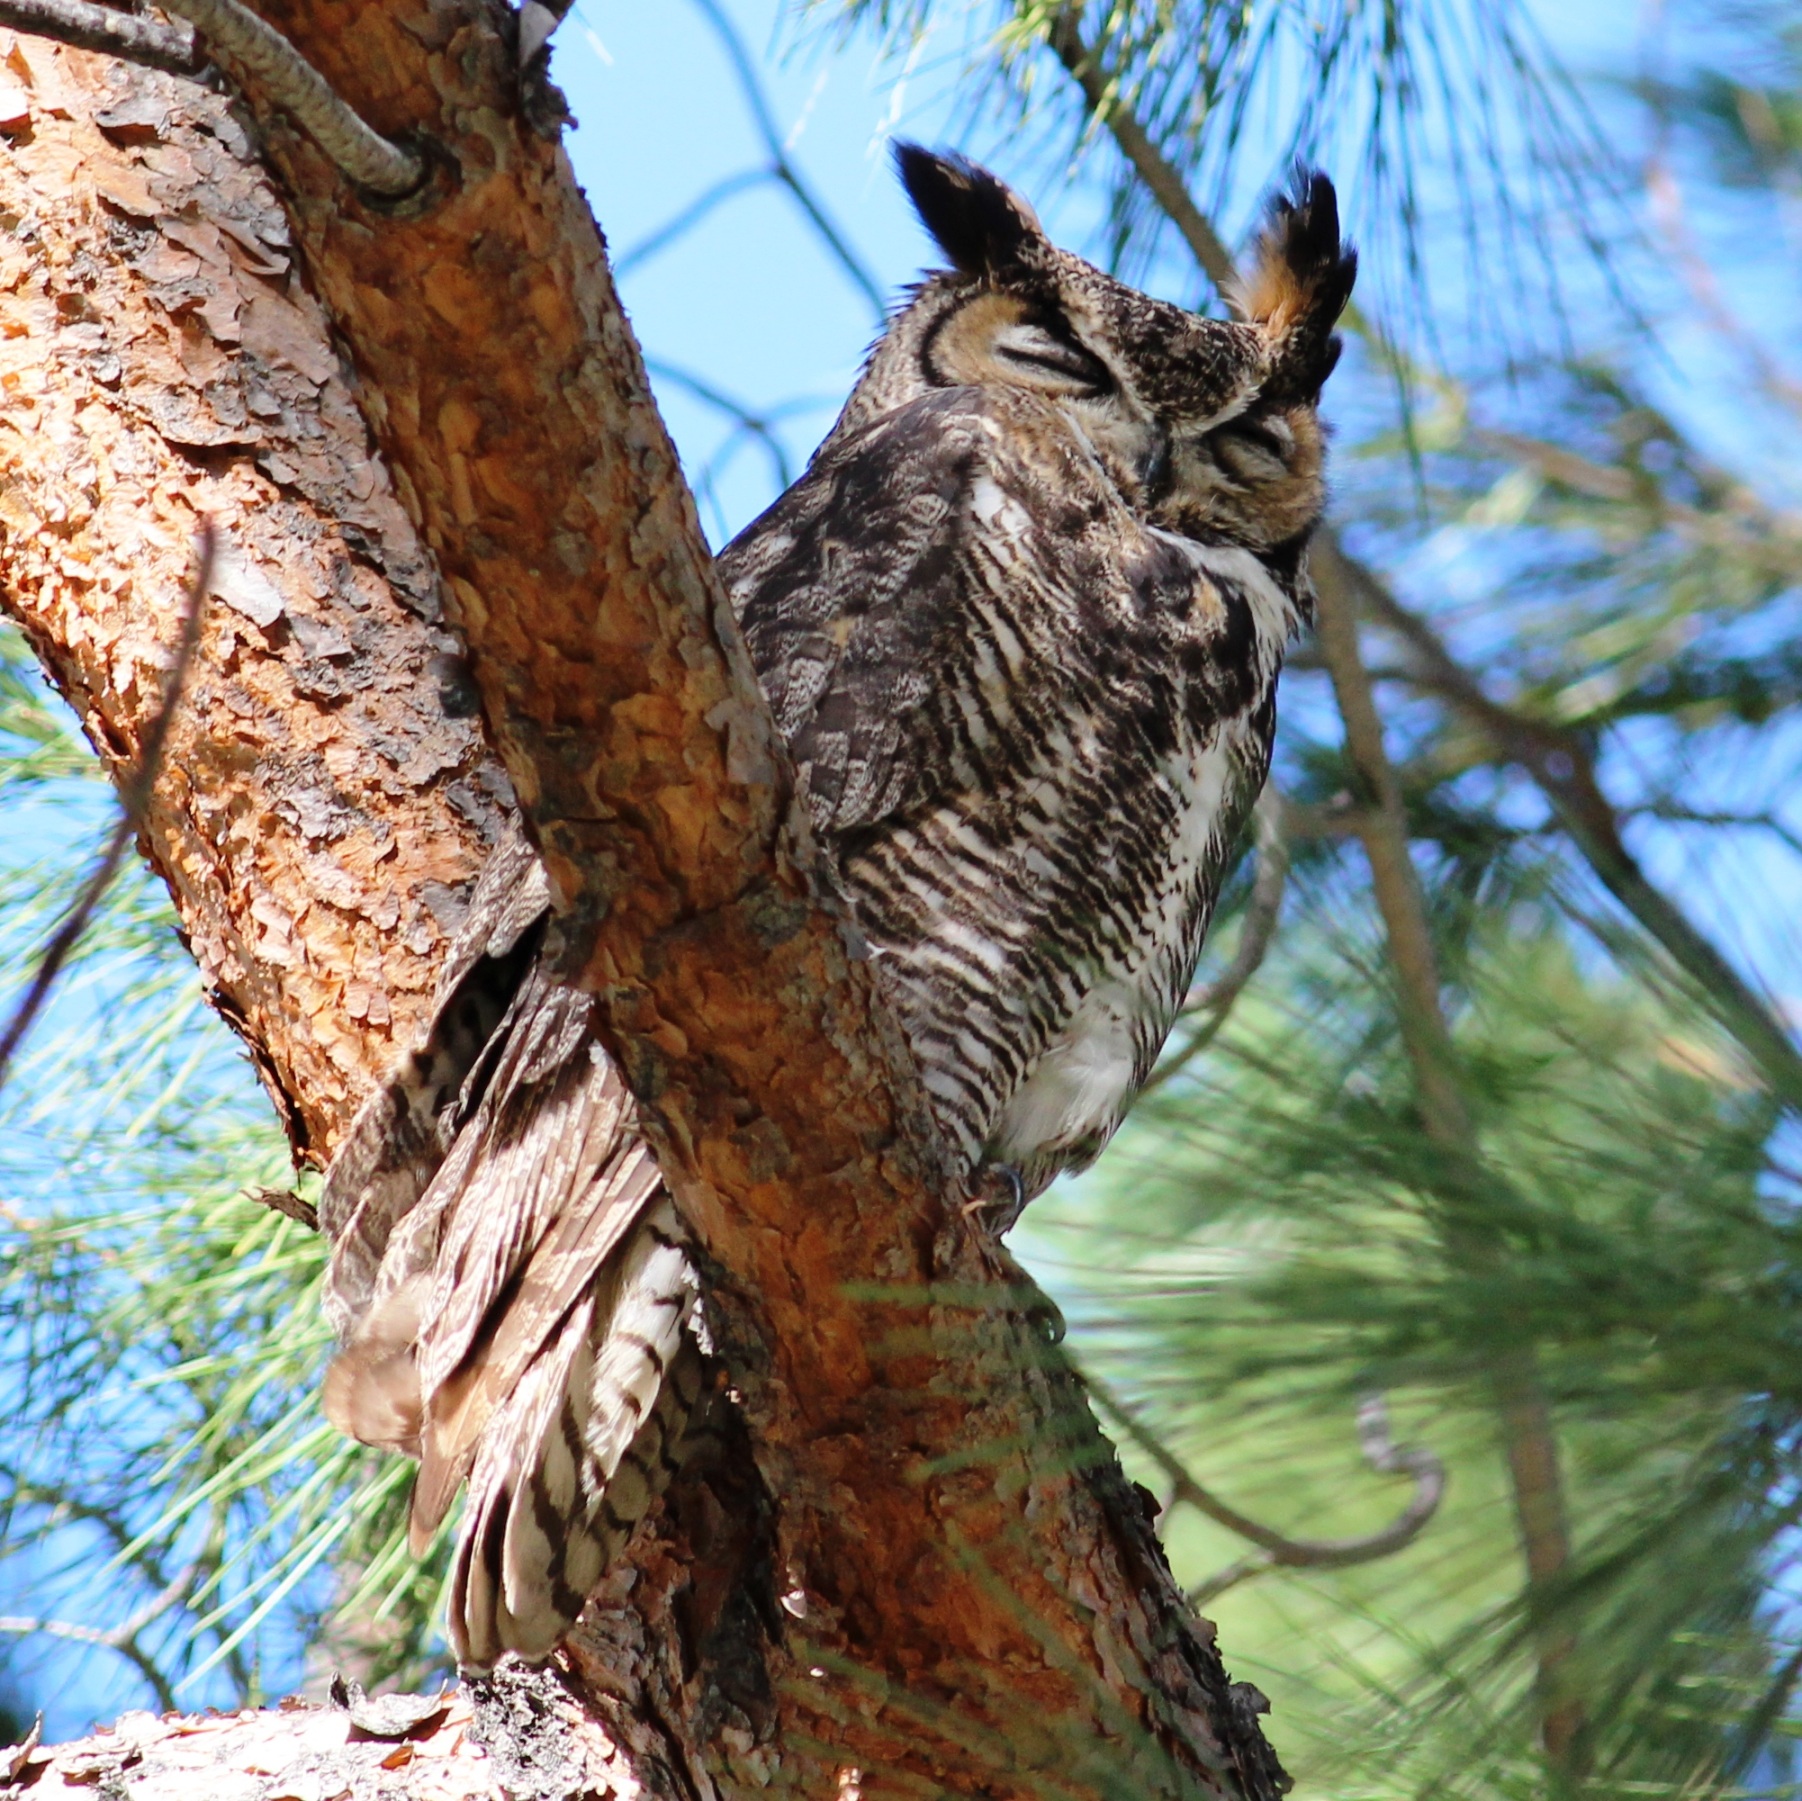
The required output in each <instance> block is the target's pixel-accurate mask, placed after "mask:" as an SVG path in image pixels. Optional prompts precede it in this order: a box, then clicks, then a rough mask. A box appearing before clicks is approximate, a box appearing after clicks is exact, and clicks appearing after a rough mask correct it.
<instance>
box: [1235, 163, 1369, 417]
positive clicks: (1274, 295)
mask: <svg viewBox="0 0 1802 1801" xmlns="http://www.w3.org/2000/svg"><path fill="white" fill-rule="evenodd" d="M1357 279H1358V253H1357V251H1355V250H1354V249H1352V247H1351V246H1350V245H1349V244H1345V243H1342V242H1341V240H1340V236H1339V197H1338V195H1337V194H1336V193H1335V192H1334V190H1333V184H1332V183H1331V182H1330V181H1329V180H1328V179H1327V178H1326V176H1325V175H1323V174H1322V173H1321V172H1320V171H1319V170H1318V169H1311V170H1303V171H1301V172H1300V173H1299V174H1298V175H1297V177H1296V182H1295V192H1294V193H1293V194H1282V195H1278V197H1277V198H1276V200H1275V201H1273V202H1272V204H1271V207H1270V211H1269V214H1268V215H1267V217H1266V219H1265V222H1264V228H1263V230H1262V231H1261V232H1260V233H1259V235H1258V242H1257V248H1256V251H1255V253H1254V260H1253V263H1252V270H1251V274H1250V275H1249V276H1248V277H1247V278H1246V280H1245V281H1244V282H1243V283H1242V284H1241V285H1240V287H1239V289H1238V290H1237V292H1236V293H1234V294H1233V296H1232V298H1233V302H1234V304H1235V306H1236V307H1237V308H1238V310H1239V313H1240V314H1241V316H1242V317H1243V318H1245V319H1246V320H1247V321H1248V322H1249V323H1251V324H1253V325H1255V326H1257V327H1259V329H1260V330H1261V331H1262V333H1263V335H1264V337H1265V339H1266V341H1267V342H1268V344H1269V354H1270V359H1271V374H1270V377H1269V378H1268V380H1267V381H1266V383H1265V388H1264V391H1265V393H1266V394H1267V395H1271V396H1274V397H1277V398H1282V399H1297V400H1300V399H1310V398H1312V397H1313V396H1315V395H1317V394H1318V393H1319V392H1320V389H1321V387H1322V386H1323V385H1324V384H1325V382H1326V378H1327V377H1328V376H1329V375H1331V374H1332V372H1333V365H1334V364H1335V363H1337V362H1338V360H1339V340H1338V339H1337V338H1335V337H1334V336H1333V327H1334V325H1336V324H1337V323H1338V320H1339V315H1340V314H1341V313H1342V312H1344V311H1345V304H1346V302H1347V301H1348V300H1350V299H1351V291H1352V286H1353V284H1354V283H1355V282H1356V281H1357Z"/></svg>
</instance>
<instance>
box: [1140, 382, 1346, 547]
mask: <svg viewBox="0 0 1802 1801" xmlns="http://www.w3.org/2000/svg"><path fill="white" fill-rule="evenodd" d="M1323 450H1324V444H1323V436H1322V432H1321V427H1320V419H1319V417H1318V415H1317V414H1316V412H1315V409H1314V407H1313V405H1312V404H1309V403H1303V404H1296V405H1291V406H1286V407H1270V406H1263V405H1259V406H1253V407H1250V408H1248V409H1247V410H1246V411H1245V412H1244V413H1242V414H1240V415H1239V416H1238V417H1236V418H1233V419H1229V420H1227V421H1226V422H1225V423H1224V424H1220V425H1216V426H1212V427H1210V428H1208V429H1206V430H1200V431H1197V430H1193V429H1191V430H1188V431H1182V430H1178V431H1177V432H1176V433H1174V434H1173V436H1172V440H1171V455H1170V472H1169V479H1168V482H1167V484H1166V485H1165V487H1164V490H1163V492H1162V493H1161V494H1159V495H1158V496H1157V497H1156V500H1155V503H1154V505H1153V508H1152V516H1153V518H1154V519H1155V520H1156V522H1157V523H1158V524H1159V525H1162V526H1164V527H1166V528H1167V529H1168V530H1171V531H1176V532H1180V533H1182V534H1183V535H1184V536H1185V537H1191V538H1217V539H1224V540H1226V541H1227V542H1230V543H1234V544H1243V545H1245V546H1247V547H1248V548H1250V549H1254V550H1263V549H1268V548H1270V547H1272V546H1275V545H1280V544H1285V543H1287V542H1288V541H1289V540H1290V539H1291V538H1293V537H1295V535H1296V534H1297V533H1299V532H1303V531H1306V530H1307V528H1308V527H1309V526H1310V525H1311V524H1312V523H1313V522H1314V520H1315V518H1316V517H1317V516H1318V515H1319V512H1320V507H1321V502H1322V500H1323V498H1324V487H1323V478H1322V462H1323V454H1322V453H1323Z"/></svg>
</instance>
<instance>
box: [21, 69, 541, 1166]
mask: <svg viewBox="0 0 1802 1801" xmlns="http://www.w3.org/2000/svg"><path fill="white" fill-rule="evenodd" d="M0 102H3V104H0V112H3V113H4V115H5V117H4V118H3V119H0V129H3V130H4V132H5V140H6V148H5V152H4V154H0V226H4V228H5V229H4V230H3V231H0V396H3V398H0V582H3V583H4V592H5V597H6V601H7V603H8V605H9V608H10V609H11V611H12V612H13V614H14V616H15V617H16V618H17V619H18V620H19V622H20V623H21V624H22V625H23V626H24V627H25V629H26V631H27V632H28V633H29V634H30V636H31V639H32V642H33V644H34V645H35V646H36V648H37V650H38V652H39V654H40V656H41V657H42V658H43V660H44V664H45V667H46V668H47V669H48V670H49V671H50V673H51V674H52V676H53V677H54V679H55V681H56V683H57V685H58V687H59V688H61V690H62V691H63V693H64V695H65V696H66V697H67V698H68V699H69V701H70V703H71V704H72V705H73V706H74V708H75V710H76V712H77V713H78V715H79V716H80V718H81V721H82V724H83V726H84V727H85V729H86V731H87V734H88V737H89V739H90V740H91V741H92V743H93V745H94V748H95V749H96V750H97V751H98V752H99V753H100V755H101V756H102V757H103V758H104V759H105V760H106V761H107V762H108V764H109V765H110V766H111V767H112V768H113V769H114V770H115V771H122V770H123V769H125V768H128V767H131V766H133V765H135V762H136V758H137V754H138V747H139V741H140V737H141V734H142V731H143V728H144V725H145V723H146V716H147V714H148V713H150V712H153V711H154V709H155V707H156V703H157V696H158V693H159V688H160V684H161V680H162V671H163V670H164V669H165V668H166V667H167V664H168V662H169V661H170V659H171V657H172V655H173V650H174V642H175V637H176V619H177V616H178V613H179V607H180V599H181V595H182V592H183V589H184V587H185V585H186V581H187V578H188V573H189V569H190V565H191V562H192V546H193V539H194V530H195V525H196V522H197V520H198V518H199V516H200V515H201V514H202V513H209V514H211V515H212V517H213V518H214V519H215V520H216V521H217V523H218V526H219V529H220V533H221V560H222V566H221V570H220V575H219V578H218V580H217V582H216V584H215V595H216V598H215V599H214V601H213V602H212V603H211V605H210V607H209V610H208V614H207V617H206V621H205V627H204V637H203V641H202V648H201V651H200V653H199V656H198V658H197V660H196V664H195V667H194V670H193V673H192V676H191V679H190V681H189V685H188V695H187V700H186V704H185V705H184V706H183V708H182V710H181V714H180V716H179V717H178V718H177V720H176V721H175V724H174V731H173V736H172V738H171V740H170V743H169V748H168V754H167V755H166V757H165V759H164V768H163V773H162V779H161V780H160V781H159V782H158V783H157V787H156V794H155V798H154V801H153V804H152V808H151V813H150V818H149V820H148V821H147V822H146V824H147V830H146V833H145V838H144V842H145V845H146V848H147V849H148V850H149V852H150V854H151V857H152V860H153V861H154V862H155V864H156V866H157V868H158V869H159V870H160V872H161V873H162V875H163V876H164V877H165V879H166V880H167V881H168V883H169V886H170V889H171V891H172V892H173V893H174V895H175V897H176V903H177V905H178V907H179V908H180V909H181V913H182V918H183V921H184V923H185V925H186V928H187V931H188V936H189V943H190V945H191V947H192V949H193V951H194V954H195V956H196V958H197V959H198V960H199V962H200V966H201V968H202V970H203V971H204V973H205V976H206V979H207V981H208V983H209V985H210V986H211V988H212V991H213V995H214V999H215V1001H216V1004H217V1005H218V1006H219V1007H220V1008H221V1010H222V1011H223V1012H225V1014H226V1015H227V1017H228V1018H230V1019H231V1020H232V1021H233V1023H234V1024H237V1025H238V1026H239V1028H240V1030H241V1031H242V1033H243V1035H244V1039H245V1042H246V1043H247V1044H248V1045H249V1046H250V1047H251V1050H252V1052H253V1054H255V1055H256V1057H257V1061H258V1064H259V1067H260V1068H261V1069H262V1071H263V1073H264V1076H265V1080H266V1082H267V1084H268V1086H269V1087H270V1090H271V1092H272V1094H273V1095H274V1096H275V1098H276V1102H277V1105H278V1106H279V1107H280V1109H281V1111H282V1115H283V1118H284V1120H285V1122H286V1123H287V1126H288V1129H289V1132H290V1134H291V1136H292V1137H293V1140H294V1143H295V1147H296V1149H297V1150H298V1151H300V1152H301V1153H302V1154H304V1155H306V1156H308V1157H309V1158H311V1159H313V1160H315V1161H318V1160H322V1158H323V1155H324V1153H325V1152H327V1151H328V1150H329V1148H330V1145H331V1142H332V1137H333V1134H334V1132H335V1131H336V1130H337V1128H338V1127H340V1126H341V1125H342V1124H343V1123H344V1121H345V1119H346V1118H347V1117H348V1113H349V1110H350V1109H351V1108H352V1107H353V1106H354V1104H355V1103H356V1101H357V1100H358V1099H359V1098H360V1097H361V1095H362V1094H363V1093H364V1092H365V1091H366V1090H367V1089H368V1087H369V1085H370V1084H371V1082H372V1081H373V1079H374V1078H375V1076H376V1075H377V1074H378V1073H379V1072H380V1071H381V1070H383V1069H384V1068H385V1066H386V1065H387V1063H388V1061H389V1059H390V1058H391V1057H392V1056H393V1055H394V1051H395V1047H396V1045H397V1044H399V1043H402V1042H404V1041H406V1039H407V1038H408V1036H409V1035H410V1032H411V1029H412V1028H413V1026H414V1025H415V1023H416V1022H417V1020H418V1018H419V1017H420V1014H421V1012H422V1010H423V1008H424V1005H425V1003H426V1001H427V1000H428V999H429V998H430V995H431V991H432V983H433V981H434V979H435V974H436V966H437V962H438V958H439V956H440V953H441V952H442V949H443V947H444V944H445V942H446V926H447V924H449V925H451V926H454V924H455V912H456V908H457V904H458V895H459V893H460V891H461V890H462V889H463V888H464V887H465V886H466V885H467V883H468V882H469V880H470V879H471V877H472V876H473V873H474V871H475V870H476V869H477V868H479V866H480V863H481V858H482V855H483V850H484V844H485V842H486V841H487V840H490V839H491V838H492V836H493V835H494V833H495V831H496V830H497V829H498V823H499V819H500V796H501V795H504V792H505V779H504V777H502V776H501V774H500V772H499V770H498V768H497V767H496V765H495V763H494V760H493V758H492V756H491V755H490V754H489V753H488V752H487V750H486V748H485V746H484V744H483V741H482V736H481V730H480V725H479V722H478V721H477V720H475V719H473V718H471V717H468V716H467V713H466V716H465V717H463V718H455V717H451V716H450V715H448V714H447V713H446V711H445V708H444V706H443V705H442V703H441V700H440V697H439V684H438V683H437V682H436V681H435V680H434V679H433V678H432V675H431V672H430V668H429V665H430V662H431V659H432V658H433V657H434V655H435V654H437V653H438V652H439V651H441V650H451V649H454V647H455V640H454V639H453V638H452V637H451V636H450V635H449V634H448V633H447V632H445V631H444V630H443V629H442V627H434V626H433V625H432V624H431V623H430V622H431V621H432V620H434V619H435V617H436V614H437V601H436V582H435V578H434V576H433V573H432V570H431V568H430V565H429V562H428V561H427V559H426V558H425V557H424V556H423V555H422V554H421V551H420V548H419V543H418V538H417V535H416V533H415V532H414V530H413V527H412V525H411V523H410V522H409V521H408V519H407V517H406V514H405V513H404V512H403V511H402V509H401V507H400V506H399V504H398V503H397V501H396V500H395V498H394V495H393V491H392V489H391V487H390V485H389V483H388V481H387V479H386V476H385V474H384V471H383V467H382V465H381V464H380V463H379V462H378V461H376V460H375V459H373V458H372V457H371V455H370V450H369V435H368V431H367V429H366V427H365V426H364V423H363V420H362V418H361V416H360V414H359V413H358V411H357V409H356V406H355V404H354V402H353V401H352V399H351V394H350V389H349V387H348V385H347V372H346V371H345V370H344V369H343V368H342V367H341V365H340V361H339V358H338V356H337V355H336V353H335V352H334V350H333V348H332V344H331V340H330V338H329V335H328V333H327V330H326V324H325V319H324V316H323V314H322V313H321V312H320V310H319V307H318V305H317V303H316V302H315V301H314V300H313V299H312V297H311V296H310V295H309V294H308V292H307V291H306V289H305V288H304V287H303V286H302V285H301V283H300V282H299V280H298V279H297V277H296V275H295V272H294V268H293V263H294V256H293V250H292V247H291V242H290V235H289V230H288V224H287V221H286V219H285V218H284V216H283V214H282V211H281V208H280V207H279V206H278V205H277V204H276V202H275V197H274V195H273V193H272V192H271V191H270V189H269V187H268V185H267V183H266V182H265V181H263V180H262V179H260V178H259V177H258V175H257V173H256V171H255V169H254V168H253V167H252V166H251V165H249V164H248V163H247V162H246V160H245V158H246V155H247V152H248V149H249V145H248V141H247V139H246V137H245V134H244V132H243V130H242V128H241V127H240V126H239V125H238V124H237V123H236V122H235V120H234V119H233V117H232V116H231V113H230V111H229V109H228V108H227V106H226V103H225V101H224V100H223V98H221V97H219V96H216V95H209V94H206V93H205V92H204V91H203V90H201V89H199V88H196V87H194V86H193V85H192V84H183V83H177V82H175V81H173V80H172V79H169V78H156V77H151V76H148V75H140V74H138V73H137V72H135V71H132V72H127V71H126V70H124V69H122V68H119V67H117V66H116V65H110V64H108V63H107V62H106V61H105V60H104V59H102V58H100V57H95V56H84V55H80V54H79V53H73V52H71V53H65V52H62V51H59V50H56V49H54V48H53V47H51V46H49V45H47V44H45V43H43V42H42V41H40V40H35V39H29V38H14V37H13V36H12V35H11V34H0Z"/></svg>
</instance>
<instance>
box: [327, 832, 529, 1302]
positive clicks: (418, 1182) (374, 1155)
mask: <svg viewBox="0 0 1802 1801" xmlns="http://www.w3.org/2000/svg"><path fill="white" fill-rule="evenodd" d="M549 906H550V885H549V882H548V881H547V880H546V877H545V873H544V868H543V865H542V864H540V862H539V861H538V856H537V853H536V852H535V851H534V850H533V849H532V846H531V842H530V841H529V840H528V839H527V838H526V836H525V834H524V832H523V831H521V830H520V828H519V827H518V826H517V825H513V826H510V827H509V829H508V830H507V831H506V833H504V834H503V836H502V838H501V841H500V842H499V844H497V845H496V846H495V848H494V850H493V852H492V853H490V855H489V859H488V862H487V863H486V864H485V865H484V866H483V870H482V874H481V877H480V878H479V879H478V881H477V883H476V886H475V890H474V892H473V893H472V895H471V896H470V902H469V910H468V912H467V913H466V914H465V915H464V919H463V923H462V926H461V927H460V929H459V931H458V933H457V936H456V938H455V940H454V941H453V943H452V946H451V950H450V954H449V956H448V957H447V958H446V960H445V966H444V968H443V970H442V971H441V972H440V974H439V978H438V991H437V996H436V998H435V1000H434V1002H433V1008H432V1018H431V1024H430V1026H429V1028H428V1029H427V1032H426V1036H425V1038H424V1041H423V1042H422V1043H421V1044H420V1046H419V1047H418V1049H417V1050H415V1051H413V1052H412V1053H411V1054H410V1055H408V1056H407V1057H405V1058H403V1059H402V1062H401V1065H400V1068H399V1069H398V1070H397V1071H396V1072H395V1074H394V1076H393V1077H392V1078H391V1079H390V1080H389V1081H388V1082H387V1083H386V1084H384V1086H383V1087H382V1088H380V1089H378V1090H377V1092H376V1093H375V1094H373V1095H372V1096H371V1097H370V1098H369V1100H368V1101H366V1102H365V1103H364V1105H363V1107H362V1109H361V1111H360V1112H359V1113H358V1115H357V1117H356V1119H355V1120H354V1121H353V1122H352V1124H351V1129H350V1131H349V1132H348V1133H347V1134H346V1136H345V1140H344V1143H343V1144H342V1145H341V1146H340V1147H339V1149H338V1152H337V1155H336V1156H335V1157H334V1158H333V1159H332V1166H331V1169H330V1170H329V1172H328V1173H327V1177H326V1182H325V1188H324V1191H323V1192H322V1193H321V1195H320V1198H319V1226H320V1230H321V1231H323V1232H324V1233H325V1235H326V1237H327V1239H328V1240H329V1241H330V1243H331V1246H332V1262H331V1271H330V1274H329V1276H328V1278H327V1281H326V1293H325V1308H326V1316H327V1318H328V1319H330V1321H331V1323H332V1325H333V1327H334V1328H335V1329H336V1330H337V1331H338V1333H339V1335H340V1336H343V1335H344V1333H345V1332H346V1331H347V1330H348V1329H349V1328H350V1326H351V1324H352V1323H353V1322H354V1321H356V1320H358V1319H360V1318H361V1317H362V1316H363V1314H364V1313H365V1312H366V1311H367V1309H368V1307H369V1305H370V1302H371V1300H372V1298H373V1295H374V1289H375V1281H376V1271H377V1269H378V1268H379V1267H380V1265H381V1261H382V1258H383V1256H384V1255H385V1253H386V1251H387V1248H388V1238H389V1234H390V1233H391V1232H392V1231H393V1230H394V1228H395V1226H396V1225H397V1224H398V1223H399V1222H400V1220H402V1219H403V1218H404V1217H405V1216H406V1215H407V1213H408V1212H409V1211H410V1210H411V1208H412V1207H413V1205H414V1203H415V1202H417V1201H418V1199H419V1197H420V1195H421V1193H422V1192H423V1191H424V1189H425V1187H426V1184H427V1183H428V1182H429V1181H430V1180H431V1178H432V1175H433V1173H434V1172H435V1171H436V1169H437V1167H438V1165H439V1163H440V1162H441V1161H442V1159H443V1156H444V1152H445V1150H446V1148H447V1147H448V1144H449V1142H450V1140H449V1133H450V1132H452V1131H454V1129H455V1123H456V1118H455V1116H456V1110H457V1105H458V1102H459V1099H460V1097H461V1096H462V1092H463V1089H464V1087H465V1084H466V1083H467V1081H468V1079H469V1076H470V1074H471V1072H472V1070H474V1069H475V1067H476V1066H477V1064H478V1063H479V1062H480V1060H481V1057H482V1053H483V1051H484V1050H485V1049H486V1048H487V1046H488V1045H489V1044H490V1043H491V1042H492V1040H493V1038H494V1034H495V1031H496V1028H497V1027H498V1026H499V1024H500V1022H501V1020H502V1019H503V1018H504V1017H505V1015H506V1013H507V1011H508V1009H509V1008H510V1007H511V1006H512V1005H513V1001H514V997H515V995H516V993H517V990H518V986H519V981H520V977H521V974H522V972H523V970H524V968H525V967H526V966H527V965H528V964H529V963H530V961H531V957H532V954H533V952H534V950H535V949H536V935H537V931H538V928H539V927H540V925H541V923H542V920H543V918H544V915H545V913H546V911H547V910H548V908H549Z"/></svg>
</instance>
